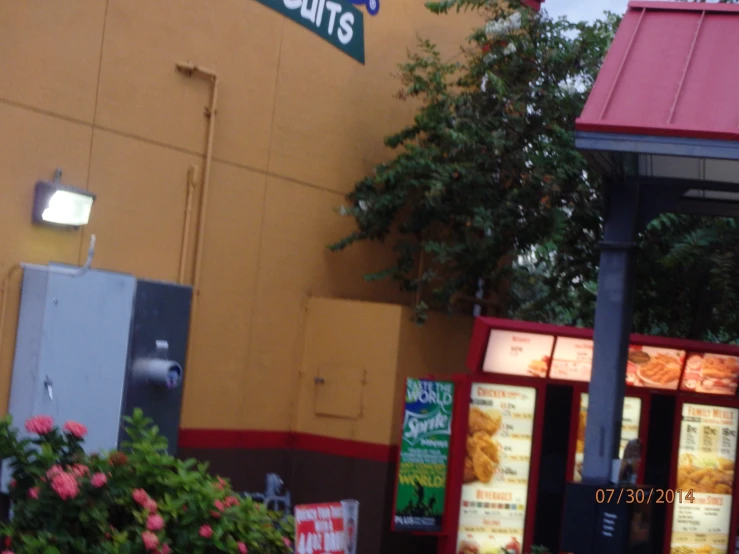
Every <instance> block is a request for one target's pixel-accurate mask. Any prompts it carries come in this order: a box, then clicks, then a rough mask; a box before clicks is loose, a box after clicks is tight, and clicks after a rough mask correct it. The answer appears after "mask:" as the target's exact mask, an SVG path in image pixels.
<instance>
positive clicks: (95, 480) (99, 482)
mask: <svg viewBox="0 0 739 554" xmlns="http://www.w3.org/2000/svg"><path fill="white" fill-rule="evenodd" d="M107 482H108V476H107V475H105V473H99V472H98V473H96V474H95V475H93V476H92V478H91V479H90V483H91V484H92V486H93V487H95V488H96V489H99V488H100V487H103V486H105V483H107Z"/></svg>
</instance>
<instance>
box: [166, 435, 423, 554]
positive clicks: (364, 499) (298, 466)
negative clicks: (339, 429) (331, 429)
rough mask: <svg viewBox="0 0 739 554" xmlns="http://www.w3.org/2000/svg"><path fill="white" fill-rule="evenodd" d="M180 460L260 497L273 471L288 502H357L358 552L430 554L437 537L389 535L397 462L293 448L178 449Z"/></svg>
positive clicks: (370, 553)
mask: <svg viewBox="0 0 739 554" xmlns="http://www.w3.org/2000/svg"><path fill="white" fill-rule="evenodd" d="M178 456H179V457H181V458H195V459H197V460H200V461H207V462H210V466H211V471H212V472H213V473H214V474H218V475H221V476H223V477H227V478H229V479H230V480H231V482H232V483H233V485H234V488H235V489H236V490H241V491H247V492H258V493H261V492H263V491H264V488H265V476H266V474H267V473H277V474H278V475H279V476H280V477H282V479H283V481H284V482H285V487H286V489H287V490H288V491H289V492H290V494H291V495H292V503H293V505H295V504H313V503H318V502H333V501H337V500H342V499H347V498H352V499H356V500H358V501H359V503H360V504H359V505H360V509H359V534H358V554H415V553H419V554H434V553H435V552H436V539H435V538H433V537H418V536H410V535H407V534H400V533H393V532H392V531H390V521H391V517H392V502H393V492H394V485H395V463H392V462H385V461H377V460H363V459H357V458H351V457H345V456H338V455H333V454H324V453H319V452H309V451H304V450H297V449H285V448H275V449H256V450H249V449H238V448H180V449H179V452H178Z"/></svg>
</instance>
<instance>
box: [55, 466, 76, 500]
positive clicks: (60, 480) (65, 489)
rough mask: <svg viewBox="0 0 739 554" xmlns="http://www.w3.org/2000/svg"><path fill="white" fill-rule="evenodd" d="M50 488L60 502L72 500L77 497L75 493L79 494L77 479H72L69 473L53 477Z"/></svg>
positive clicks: (72, 476)
mask: <svg viewBox="0 0 739 554" xmlns="http://www.w3.org/2000/svg"><path fill="white" fill-rule="evenodd" d="M51 488H52V489H53V490H54V492H55V493H57V494H58V495H59V498H61V499H62V500H69V499H70V498H74V497H75V496H77V493H79V492H80V488H79V485H78V484H77V479H75V478H74V475H71V474H69V473H59V474H58V475H55V476H54V479H52V480H51Z"/></svg>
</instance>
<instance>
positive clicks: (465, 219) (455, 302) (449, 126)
mask: <svg viewBox="0 0 739 554" xmlns="http://www.w3.org/2000/svg"><path fill="white" fill-rule="evenodd" d="M428 6H429V9H431V11H434V12H436V13H445V12H447V11H449V10H450V9H457V10H460V9H476V10H480V12H481V13H482V14H484V15H485V16H486V17H487V22H486V24H485V25H483V26H482V27H480V28H479V29H477V30H475V31H474V32H473V33H472V35H471V37H470V39H469V46H468V47H467V48H465V49H464V50H463V57H462V59H461V61H455V62H454V63H450V62H446V61H445V60H444V59H443V58H442V57H441V55H440V53H439V51H438V49H437V48H436V47H435V45H433V44H432V43H430V42H429V41H426V40H419V44H418V48H417V50H416V51H415V52H413V53H411V54H410V55H409V57H408V60H407V61H406V62H405V63H404V64H402V65H401V66H400V69H401V72H402V75H401V83H402V85H403V89H402V90H401V91H400V92H399V93H398V97H399V98H401V99H406V98H416V99H418V100H419V101H420V108H419V110H418V111H417V113H416V116H415V118H414V121H413V123H412V124H411V125H409V126H407V127H405V128H403V129H400V130H399V131H398V132H397V133H396V134H394V135H392V136H390V137H387V138H386V140H385V143H386V145H388V146H389V147H391V148H394V149H396V150H397V151H398V154H397V155H396V157H395V158H394V159H393V160H391V161H389V162H387V163H384V164H381V165H379V166H378V167H377V168H375V172H374V174H373V175H370V176H367V177H366V178H364V179H363V180H361V181H360V182H359V183H357V184H356V186H355V188H354V190H353V191H352V193H350V194H349V195H348V196H347V201H348V202H349V208H348V209H346V210H343V211H342V213H344V214H346V216H348V217H352V218H354V220H355V222H356V224H357V229H356V230H355V231H354V232H352V233H351V234H349V235H348V236H346V237H344V238H342V239H339V240H338V241H337V242H336V243H335V244H333V245H331V246H330V248H331V249H333V250H341V249H344V248H347V247H349V246H350V245H352V244H354V243H355V242H358V241H364V240H373V241H386V240H390V237H392V243H391V246H392V248H393V250H394V251H395V252H396V260H395V263H393V264H391V265H390V266H389V267H387V268H383V269H380V270H378V271H377V272H375V273H373V274H372V275H370V276H368V277H367V279H368V280H375V279H378V278H392V279H393V280H395V281H396V282H398V284H399V286H400V288H401V290H404V291H415V290H418V288H419V287H421V289H422V292H423V294H422V302H423V306H420V305H419V306H417V309H418V314H419V320H420V319H422V318H423V315H422V314H423V311H424V309H425V308H424V307H425V306H426V305H428V306H429V307H430V308H431V309H439V310H444V311H458V310H460V309H469V304H468V302H469V301H468V300H464V299H469V298H474V296H475V295H476V294H477V292H478V289H479V287H480V283H482V284H483V291H484V294H483V295H484V301H485V302H486V305H487V306H490V307H491V310H492V311H493V312H495V313H498V314H501V315H503V314H506V313H510V308H511V306H514V305H515V304H516V300H515V299H511V298H510V293H511V292H513V293H514V295H515V294H518V290H519V289H517V288H514V287H512V283H511V276H512V271H511V270H512V269H513V268H514V266H515V263H516V260H517V258H518V257H519V256H520V254H521V253H523V252H526V251H528V250H529V249H531V248H535V247H536V246H537V245H538V244H540V243H542V242H544V241H548V240H551V239H552V238H553V237H560V236H562V227H563V222H565V221H566V220H567V219H568V217H569V212H571V210H572V208H571V206H573V205H575V204H576V203H577V202H578V196H588V197H589V196H592V190H593V187H594V186H595V187H597V183H592V182H588V181H586V180H585V171H586V169H587V164H586V162H585V160H584V159H583V158H582V157H581V156H580V155H579V153H578V152H577V151H576V149H575V147H574V134H573V126H574V120H575V117H576V116H577V115H578V114H579V112H580V110H581V109H582V106H583V104H584V100H585V91H583V90H576V91H574V92H572V91H567V92H566V93H563V92H562V88H561V86H560V84H561V83H566V82H579V81H587V80H588V79H591V80H592V77H593V75H592V73H593V72H594V71H596V70H597V68H598V67H599V64H600V61H601V57H602V53H603V52H605V50H606V46H607V44H608V41H609V40H610V38H611V36H612V34H613V29H612V25H605V24H601V23H599V24H598V25H591V26H588V25H586V24H579V25H577V26H576V25H573V24H570V23H568V22H566V21H564V20H558V21H554V20H551V19H549V18H548V17H546V16H544V15H536V14H534V13H533V12H531V11H530V10H528V9H521V8H520V3H519V2H515V1H513V2H502V1H501V2H498V1H496V0H455V1H453V2H437V3H433V4H429V5H428ZM613 24H614V25H615V21H614V22H613ZM573 31H577V32H575V33H573ZM593 52H596V53H597V54H592V53H593ZM597 56H600V57H598V58H597V60H596V59H595V57H597ZM568 210H569V212H568ZM422 253H424V254H423V255H424V262H423V263H421V255H422ZM523 292H524V291H521V293H523ZM511 302H512V303H511ZM492 306H498V307H497V308H492Z"/></svg>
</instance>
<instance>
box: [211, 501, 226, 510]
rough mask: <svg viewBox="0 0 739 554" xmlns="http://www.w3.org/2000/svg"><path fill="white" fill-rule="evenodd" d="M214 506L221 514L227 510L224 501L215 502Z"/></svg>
mask: <svg viewBox="0 0 739 554" xmlns="http://www.w3.org/2000/svg"><path fill="white" fill-rule="evenodd" d="M213 505H214V506H215V507H216V509H217V510H218V511H220V512H222V511H223V510H225V509H226V505H225V504H224V503H223V502H222V501H220V500H216V501H215V502H213Z"/></svg>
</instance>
